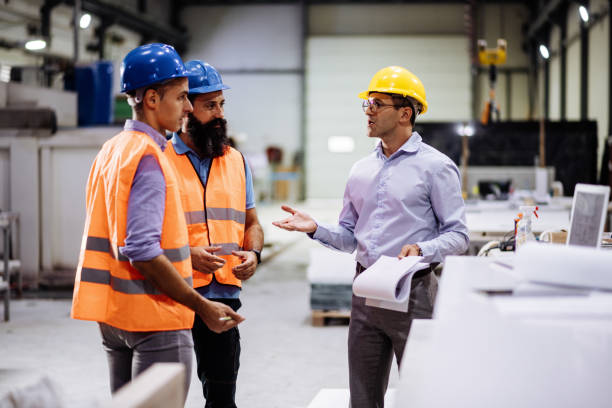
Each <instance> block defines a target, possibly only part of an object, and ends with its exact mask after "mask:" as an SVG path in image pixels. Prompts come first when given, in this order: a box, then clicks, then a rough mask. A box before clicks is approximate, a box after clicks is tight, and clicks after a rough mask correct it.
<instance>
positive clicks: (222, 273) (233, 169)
mask: <svg viewBox="0 0 612 408" xmlns="http://www.w3.org/2000/svg"><path fill="white" fill-rule="evenodd" d="M164 153H165V154H166V156H167V157H168V158H169V159H170V161H171V162H172V163H173V164H174V166H175V168H176V170H177V176H178V180H179V185H180V190H181V201H182V203H183V209H184V210H185V219H186V221H187V229H188V231H189V245H190V246H191V247H196V246H209V245H212V246H220V247H221V249H220V250H219V251H218V252H215V255H217V256H219V257H220V258H223V259H225V265H223V267H221V268H219V269H217V270H216V271H215V273H214V275H215V279H217V281H218V282H220V283H223V284H226V285H234V286H238V287H241V286H242V282H241V281H240V279H238V278H236V276H234V274H233V272H232V268H233V267H234V266H236V265H239V264H241V263H242V260H241V259H240V258H239V257H237V256H235V255H232V251H241V250H242V245H243V242H244V230H245V221H246V176H245V168H244V159H243V157H242V154H241V153H240V152H239V151H237V150H236V149H233V148H231V147H228V148H227V149H226V151H225V153H224V154H223V156H220V157H215V158H214V159H213V160H212V163H211V166H210V169H209V172H208V178H207V179H206V186H203V185H202V181H201V180H200V177H199V176H198V173H197V172H196V170H195V169H194V168H193V165H192V164H191V161H190V160H189V157H187V155H186V154H177V153H176V150H174V145H173V144H172V143H168V147H167V148H166V150H165V152H164ZM212 275H213V274H211V273H203V272H200V271H198V270H196V269H194V270H193V287H194V288H199V287H201V286H206V285H209V284H210V283H211V282H212Z"/></svg>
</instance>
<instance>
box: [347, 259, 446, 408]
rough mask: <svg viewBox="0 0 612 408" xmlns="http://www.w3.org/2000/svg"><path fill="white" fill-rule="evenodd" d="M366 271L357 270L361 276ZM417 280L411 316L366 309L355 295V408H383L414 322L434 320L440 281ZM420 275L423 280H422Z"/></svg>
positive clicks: (351, 346) (352, 359) (431, 277)
mask: <svg viewBox="0 0 612 408" xmlns="http://www.w3.org/2000/svg"><path fill="white" fill-rule="evenodd" d="M362 271H363V269H362V268H361V266H360V265H358V266H357V274H359V273H361V272H362ZM417 274H418V275H417V276H415V277H413V279H412V284H411V287H410V300H409V303H408V313H404V312H397V311H394V310H388V309H381V308H377V307H372V306H366V305H365V298H362V297H357V296H355V295H353V300H352V307H351V321H350V323H349V335H348V355H349V386H350V391H351V400H350V404H349V407H351V408H382V407H384V403H385V402H384V398H385V392H386V391H387V384H388V383H389V373H390V371H391V363H392V362H393V355H394V354H395V358H396V359H397V364H398V367H399V364H400V363H401V360H402V355H403V354H404V347H405V345H406V339H407V338H408V333H409V332H410V325H411V324H412V319H431V316H432V312H433V305H434V300H435V297H436V292H437V290H438V281H437V278H436V276H435V275H434V274H433V273H431V272H430V273H426V274H423V273H420V272H417ZM419 275H420V276H419Z"/></svg>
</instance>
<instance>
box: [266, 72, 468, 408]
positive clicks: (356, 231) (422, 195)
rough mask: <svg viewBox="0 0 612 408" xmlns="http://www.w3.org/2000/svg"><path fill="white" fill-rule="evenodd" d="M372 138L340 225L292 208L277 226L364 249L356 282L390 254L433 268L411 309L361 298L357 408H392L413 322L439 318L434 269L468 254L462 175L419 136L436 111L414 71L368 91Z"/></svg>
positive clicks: (352, 329)
mask: <svg viewBox="0 0 612 408" xmlns="http://www.w3.org/2000/svg"><path fill="white" fill-rule="evenodd" d="M359 97H360V98H362V99H364V102H363V109H364V111H365V114H366V116H367V118H368V136H369V137H376V138H379V139H380V142H379V143H378V145H377V146H376V149H375V150H374V152H372V153H371V154H370V155H369V156H367V157H365V158H363V159H361V160H359V161H358V162H357V163H355V165H354V166H353V168H352V169H351V172H350V175H349V179H348V182H347V184H346V189H345V192H344V206H343V208H342V212H341V213H340V219H339V223H338V225H325V224H321V223H317V222H316V221H315V220H314V219H313V218H312V217H311V216H310V215H308V214H306V213H303V212H301V211H298V210H295V209H293V208H291V207H288V206H283V207H282V208H283V210H285V211H287V212H289V213H290V214H291V216H290V217H288V218H286V219H284V220H281V221H276V222H274V225H276V226H277V227H280V228H283V229H286V230H289V231H301V232H306V233H308V234H309V235H310V236H311V237H312V238H314V239H315V240H317V241H319V242H321V243H322V244H323V245H325V246H328V247H330V248H334V249H338V250H340V251H344V252H353V251H354V250H355V249H357V256H356V260H357V267H356V275H359V274H360V273H362V272H363V271H364V270H365V269H367V268H368V267H369V266H371V265H372V264H374V262H376V260H377V259H378V258H379V257H380V256H382V255H386V256H397V257H399V258H403V257H406V256H421V257H422V258H423V259H422V262H425V263H428V264H430V266H428V267H427V268H424V269H422V270H419V271H417V272H415V274H414V275H413V277H412V282H411V289H410V301H409V306H408V310H407V312H404V311H395V310H388V309H383V308H378V307H373V306H368V305H366V301H365V298H362V297H357V296H353V300H352V306H351V322H350V326H349V338H348V354H349V382H350V391H351V407H352V408H374V407H382V406H383V405H384V395H385V391H386V389H387V383H388V380H389V372H390V369H391V362H392V360H393V355H394V354H395V357H396V358H397V361H398V365H399V363H400V362H401V359H402V355H403V351H404V346H405V345H406V339H407V338H408V333H409V331H410V325H411V323H412V319H415V318H418V319H426V318H431V316H432V312H433V305H434V300H435V295H436V292H437V278H436V276H435V275H434V274H433V273H431V272H432V269H433V267H434V266H435V265H436V264H437V263H439V262H442V261H444V257H445V256H447V255H455V254H462V253H464V252H465V251H466V250H467V247H468V242H469V240H468V231H467V227H466V223H465V204H464V202H463V198H462V196H461V180H460V175H459V170H458V169H457V166H456V165H455V163H453V161H452V160H451V159H449V158H448V157H447V156H445V155H444V154H442V153H440V152H439V151H437V150H436V149H434V148H433V147H431V146H429V145H427V144H425V143H423V141H422V139H421V136H420V135H419V134H418V133H417V132H414V131H413V127H414V123H415V120H416V118H417V116H418V115H421V114H423V113H425V112H426V111H427V107H428V106H427V99H426V97H425V88H424V87H423V84H422V83H421V81H420V80H419V79H418V78H417V77H416V76H415V75H414V74H413V73H411V72H410V71H408V70H407V69H405V68H402V67H398V66H390V67H386V68H383V69H381V70H380V71H378V72H377V73H376V74H375V75H374V77H373V78H372V80H371V81H370V86H369V87H368V90H367V91H365V92H362V93H360V94H359Z"/></svg>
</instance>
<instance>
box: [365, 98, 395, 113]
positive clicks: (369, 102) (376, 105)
mask: <svg viewBox="0 0 612 408" xmlns="http://www.w3.org/2000/svg"><path fill="white" fill-rule="evenodd" d="M389 106H393V107H394V108H397V105H394V104H390V105H387V104H386V103H382V102H381V101H379V100H378V99H373V98H370V99H366V100H365V101H363V103H362V104H361V107H362V108H363V111H364V112H367V110H368V108H370V110H371V111H372V113H376V112H378V110H379V109H382V108H386V107H389Z"/></svg>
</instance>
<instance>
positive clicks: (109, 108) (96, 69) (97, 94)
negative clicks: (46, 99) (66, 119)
mask: <svg viewBox="0 0 612 408" xmlns="http://www.w3.org/2000/svg"><path fill="white" fill-rule="evenodd" d="M64 88H65V89H67V90H72V91H76V92H77V99H78V109H79V113H78V118H79V126H91V125H108V124H110V123H112V122H113V110H114V106H113V104H114V99H113V64H112V62H110V61H100V62H96V63H93V64H90V65H79V66H76V67H74V73H73V75H67V76H66V77H65V81H64Z"/></svg>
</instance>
